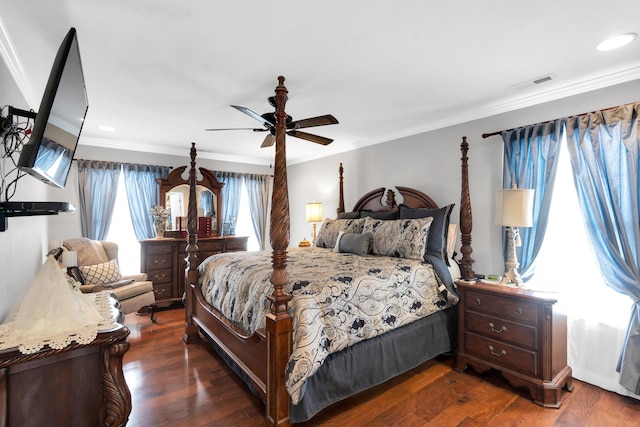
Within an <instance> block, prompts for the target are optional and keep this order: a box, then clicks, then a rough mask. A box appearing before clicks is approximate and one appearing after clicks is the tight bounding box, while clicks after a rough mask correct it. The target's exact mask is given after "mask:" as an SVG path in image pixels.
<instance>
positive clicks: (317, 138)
mask: <svg viewBox="0 0 640 427" xmlns="http://www.w3.org/2000/svg"><path fill="white" fill-rule="evenodd" d="M287 135H291V136H295V137H296V138H302V139H306V140H307V141H311V142H315V143H316V144H322V145H329V144H331V143H332V142H333V139H329V138H325V137H324V136H318V135H313V134H310V133H307V132H302V131H299V130H289V131H287Z"/></svg>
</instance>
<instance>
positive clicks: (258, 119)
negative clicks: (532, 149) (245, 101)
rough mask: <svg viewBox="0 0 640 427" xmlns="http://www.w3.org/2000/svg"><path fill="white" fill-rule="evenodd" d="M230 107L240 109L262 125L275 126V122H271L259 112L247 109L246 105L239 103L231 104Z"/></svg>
mask: <svg viewBox="0 0 640 427" xmlns="http://www.w3.org/2000/svg"><path fill="white" fill-rule="evenodd" d="M232 107H233V108H235V109H236V110H238V111H241V112H243V113H245V114H246V115H247V116H249V117H252V118H254V119H256V120H257V121H259V122H260V123H262V124H263V125H264V126H267V127H275V126H276V124H275V123H271V122H270V121H268V120H266V119H265V118H264V117H262V116H261V115H260V114H258V113H256V112H255V111H252V110H250V109H248V108H247V107H241V106H239V105H232Z"/></svg>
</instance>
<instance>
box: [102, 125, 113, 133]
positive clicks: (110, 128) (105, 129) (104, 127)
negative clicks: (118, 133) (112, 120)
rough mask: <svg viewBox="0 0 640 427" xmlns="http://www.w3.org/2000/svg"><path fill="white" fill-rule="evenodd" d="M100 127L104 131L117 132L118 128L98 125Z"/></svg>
mask: <svg viewBox="0 0 640 427" xmlns="http://www.w3.org/2000/svg"><path fill="white" fill-rule="evenodd" d="M98 129H100V130H101V131H103V132H115V130H116V128H114V127H113V126H104V125H103V126H98Z"/></svg>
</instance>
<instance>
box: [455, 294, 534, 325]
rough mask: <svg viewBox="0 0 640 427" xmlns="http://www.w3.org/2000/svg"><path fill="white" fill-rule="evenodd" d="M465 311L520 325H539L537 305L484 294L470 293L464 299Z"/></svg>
mask: <svg viewBox="0 0 640 427" xmlns="http://www.w3.org/2000/svg"><path fill="white" fill-rule="evenodd" d="M496 286H497V285H496ZM464 308H465V310H470V311H475V312H478V313H484V314H489V315H494V316H497V317H500V318H501V319H505V320H511V321H514V322H519V323H529V324H531V325H537V324H538V316H537V313H538V312H537V310H536V305H535V304H533V303H529V302H526V301H522V300H513V299H509V298H503V297H500V296H496V295H489V294H485V293H483V292H475V291H471V290H470V291H468V292H466V293H465V298H464Z"/></svg>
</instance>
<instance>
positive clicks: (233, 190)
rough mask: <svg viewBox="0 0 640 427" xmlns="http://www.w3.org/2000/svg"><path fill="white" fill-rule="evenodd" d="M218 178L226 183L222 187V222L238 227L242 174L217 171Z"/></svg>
mask: <svg viewBox="0 0 640 427" xmlns="http://www.w3.org/2000/svg"><path fill="white" fill-rule="evenodd" d="M215 176H216V179H217V180H218V181H220V182H222V183H223V184H224V187H222V224H223V228H224V224H229V225H231V226H232V227H233V228H234V229H235V227H236V220H237V219H238V210H240V195H241V191H242V174H239V173H235V172H216V173H215Z"/></svg>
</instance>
